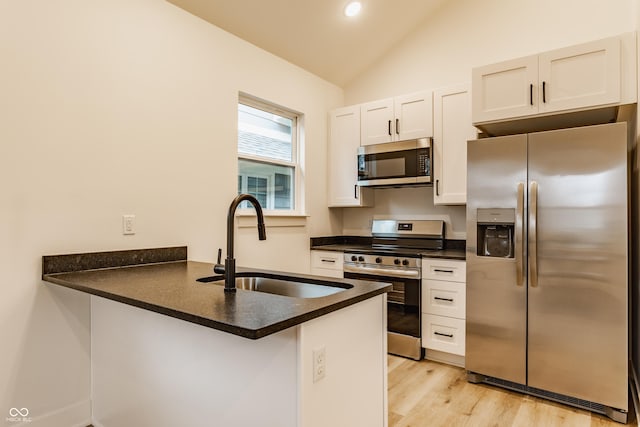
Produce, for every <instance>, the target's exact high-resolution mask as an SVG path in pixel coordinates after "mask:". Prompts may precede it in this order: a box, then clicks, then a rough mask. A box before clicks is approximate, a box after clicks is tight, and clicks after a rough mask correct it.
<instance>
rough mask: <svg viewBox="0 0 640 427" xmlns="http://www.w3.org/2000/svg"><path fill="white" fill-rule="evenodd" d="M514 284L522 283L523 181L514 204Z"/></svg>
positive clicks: (520, 284) (519, 184) (521, 284)
mask: <svg viewBox="0 0 640 427" xmlns="http://www.w3.org/2000/svg"><path fill="white" fill-rule="evenodd" d="M516 206H517V207H516V285H518V286H523V285H524V266H523V263H524V244H523V236H524V182H519V183H518V201H517V205H516Z"/></svg>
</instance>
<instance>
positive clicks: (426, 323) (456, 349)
mask: <svg viewBox="0 0 640 427" xmlns="http://www.w3.org/2000/svg"><path fill="white" fill-rule="evenodd" d="M464 334H465V320H464V319H456V318H453V317H447V316H436V315H433V314H425V313H423V314H422V346H423V347H425V348H426V349H427V350H428V349H433V350H439V351H444V352H446V353H451V354H457V355H460V356H464V342H465V339H464Z"/></svg>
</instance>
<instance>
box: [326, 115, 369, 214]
mask: <svg viewBox="0 0 640 427" xmlns="http://www.w3.org/2000/svg"><path fill="white" fill-rule="evenodd" d="M359 146H360V106H358V105H355V106H351V107H344V108H339V109H337V110H333V111H331V112H330V113H329V144H328V158H327V164H328V165H327V173H328V177H327V178H328V193H329V194H328V197H329V206H366V205H368V204H369V197H370V196H371V194H370V189H361V188H360V187H358V160H357V152H358V147H359ZM361 190H362V191H361Z"/></svg>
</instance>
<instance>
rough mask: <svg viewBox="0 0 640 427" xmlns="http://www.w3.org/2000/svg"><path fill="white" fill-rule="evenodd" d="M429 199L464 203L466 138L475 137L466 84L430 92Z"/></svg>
mask: <svg viewBox="0 0 640 427" xmlns="http://www.w3.org/2000/svg"><path fill="white" fill-rule="evenodd" d="M433 104H434V110H433V130H434V132H433V170H434V178H433V183H434V184H433V186H434V189H433V202H434V204H436V205H462V204H465V203H466V202H467V141H468V140H471V139H476V137H477V133H476V129H475V128H474V127H473V126H472V125H471V88H470V87H469V85H468V84H465V85H460V86H455V87H450V88H446V89H441V90H437V91H435V92H433Z"/></svg>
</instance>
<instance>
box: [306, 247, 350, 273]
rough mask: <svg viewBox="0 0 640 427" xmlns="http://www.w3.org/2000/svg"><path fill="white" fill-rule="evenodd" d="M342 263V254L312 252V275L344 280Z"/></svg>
mask: <svg viewBox="0 0 640 427" xmlns="http://www.w3.org/2000/svg"><path fill="white" fill-rule="evenodd" d="M342 262H343V253H342V252H335V251H311V274H313V275H315V276H327V277H338V278H342V274H343V273H342Z"/></svg>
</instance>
